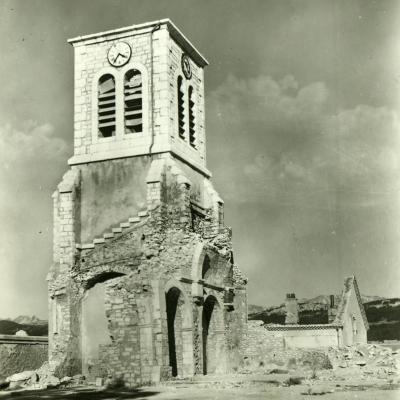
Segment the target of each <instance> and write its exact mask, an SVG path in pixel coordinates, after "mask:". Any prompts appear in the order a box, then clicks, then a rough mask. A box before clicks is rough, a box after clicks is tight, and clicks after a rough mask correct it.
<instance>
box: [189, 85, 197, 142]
mask: <svg viewBox="0 0 400 400" xmlns="http://www.w3.org/2000/svg"><path fill="white" fill-rule="evenodd" d="M188 94H189V95H188V97H189V143H190V145H191V146H192V147H196V126H195V114H194V112H195V109H194V107H195V101H194V92H193V86H189V90H188Z"/></svg>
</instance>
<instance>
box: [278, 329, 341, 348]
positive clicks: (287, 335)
mask: <svg viewBox="0 0 400 400" xmlns="http://www.w3.org/2000/svg"><path fill="white" fill-rule="evenodd" d="M341 331H342V330H341V329H340V328H335V327H332V328H329V329H320V328H319V327H315V328H314V329H306V330H305V329H298V330H295V329H293V330H292V329H291V330H288V331H282V332H281V334H282V337H283V338H284V343H285V347H286V348H288V349H293V348H313V349H315V348H328V347H336V348H337V347H339V346H340V343H341Z"/></svg>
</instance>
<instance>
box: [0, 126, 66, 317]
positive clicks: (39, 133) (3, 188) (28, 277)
mask: <svg viewBox="0 0 400 400" xmlns="http://www.w3.org/2000/svg"><path fill="white" fill-rule="evenodd" d="M68 151H69V146H68V145H67V143H66V142H65V141H64V140H62V139H60V138H58V137H57V136H56V135H55V129H54V127H53V126H52V125H51V124H48V123H46V124H37V123H34V122H32V121H28V122H25V123H23V124H22V127H21V128H15V127H13V126H11V125H3V126H0V220H1V222H2V226H1V229H0V242H1V243H2V246H1V255H2V262H1V273H2V276H3V277H5V278H6V279H3V280H1V281H0V293H2V294H4V296H3V297H4V298H3V299H2V303H1V305H0V317H6V316H15V315H18V314H24V313H28V314H40V315H43V316H44V315H46V309H45V304H46V300H45V299H46V284H45V276H46V273H47V271H48V269H49V266H50V262H51V241H52V236H51V234H52V199H51V194H52V192H53V191H54V189H55V188H56V184H57V183H58V181H59V179H60V178H61V175H62V173H63V171H64V170H65V169H66V159H67V156H68ZM21 293H24V296H21Z"/></svg>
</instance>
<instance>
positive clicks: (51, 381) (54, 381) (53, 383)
mask: <svg viewBox="0 0 400 400" xmlns="http://www.w3.org/2000/svg"><path fill="white" fill-rule="evenodd" d="M46 384H47V388H48V389H51V388H56V387H57V386H59V385H60V379H58V378H57V377H55V376H49V377H47V379H46Z"/></svg>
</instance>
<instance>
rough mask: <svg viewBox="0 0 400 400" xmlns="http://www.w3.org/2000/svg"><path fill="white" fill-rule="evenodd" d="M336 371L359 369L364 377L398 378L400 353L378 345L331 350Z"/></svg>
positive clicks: (330, 356) (359, 345) (330, 355)
mask: <svg viewBox="0 0 400 400" xmlns="http://www.w3.org/2000/svg"><path fill="white" fill-rule="evenodd" d="M328 355H329V359H330V362H331V364H332V366H333V368H334V369H353V370H354V369H358V370H360V372H362V374H363V375H374V376H398V375H399V372H400V352H399V351H398V350H392V349H391V348H390V347H387V346H381V345H377V344H358V345H354V346H347V347H344V348H342V349H334V348H330V349H329V352H328Z"/></svg>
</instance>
